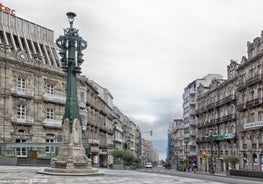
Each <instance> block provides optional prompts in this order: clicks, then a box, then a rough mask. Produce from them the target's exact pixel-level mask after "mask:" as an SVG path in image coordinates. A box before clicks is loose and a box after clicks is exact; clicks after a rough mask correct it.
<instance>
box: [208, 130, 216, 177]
mask: <svg viewBox="0 0 263 184" xmlns="http://www.w3.org/2000/svg"><path fill="white" fill-rule="evenodd" d="M209 134H210V164H209V166H210V174H212V175H214V174H215V171H214V163H213V129H209Z"/></svg>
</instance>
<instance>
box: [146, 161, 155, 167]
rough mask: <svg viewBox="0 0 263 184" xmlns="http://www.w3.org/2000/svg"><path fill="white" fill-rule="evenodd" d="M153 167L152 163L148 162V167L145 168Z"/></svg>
mask: <svg viewBox="0 0 263 184" xmlns="http://www.w3.org/2000/svg"><path fill="white" fill-rule="evenodd" d="M152 167H153V165H152V163H151V162H147V163H146V165H145V168H152Z"/></svg>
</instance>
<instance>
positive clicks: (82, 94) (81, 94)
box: [80, 91, 85, 102]
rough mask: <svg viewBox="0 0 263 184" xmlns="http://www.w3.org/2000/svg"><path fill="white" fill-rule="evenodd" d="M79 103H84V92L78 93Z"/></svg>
mask: <svg viewBox="0 0 263 184" xmlns="http://www.w3.org/2000/svg"><path fill="white" fill-rule="evenodd" d="M80 101H81V102H85V92H84V91H81V92H80Z"/></svg>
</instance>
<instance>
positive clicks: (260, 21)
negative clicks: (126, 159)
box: [1, 0, 263, 139]
mask: <svg viewBox="0 0 263 184" xmlns="http://www.w3.org/2000/svg"><path fill="white" fill-rule="evenodd" d="M1 3H2V4H3V5H4V6H8V7H9V8H11V9H15V10H16V15H17V16H18V17H21V18H24V19H26V20H29V21H31V22H34V23H36V24H39V25H41V26H44V27H47V28H49V29H51V30H53V31H54V33H55V38H57V37H58V36H59V35H62V34H63V29H64V28H67V27H68V26H69V25H68V21H67V18H66V15H65V14H66V12H69V11H73V12H75V13H76V14H77V17H76V18H75V22H74V26H75V27H76V28H77V29H79V34H80V36H82V38H84V39H85V40H87V41H88V48H87V49H86V50H85V51H84V59H85V61H84V63H83V65H82V71H83V74H84V75H86V76H87V77H88V78H89V79H91V80H94V81H96V82H97V83H99V84H100V85H101V86H103V87H105V88H107V89H108V90H109V91H110V92H111V94H112V95H113V97H114V104H115V105H116V106H118V107H119V109H120V110H121V111H122V112H123V113H124V114H126V115H127V116H128V117H129V118H130V119H131V120H133V121H134V122H135V123H136V124H138V125H139V127H140V128H141V131H142V132H144V131H149V130H153V136H152V137H150V136H149V135H148V134H147V133H143V137H146V138H150V139H167V129H168V124H169V122H170V121H172V119H175V118H182V117H183V109H182V94H183V91H184V88H185V87H186V86H187V85H188V84H189V83H190V82H192V81H193V80H195V79H197V78H202V77H203V76H205V75H206V74H208V73H217V74H222V75H223V76H224V78H226V67H227V65H228V64H229V63H230V59H234V60H237V61H238V62H239V61H240V59H241V57H242V56H243V55H245V56H246V44H247V41H250V42H252V41H253V39H254V38H255V37H257V36H260V34H261V30H263V29H262V27H263V11H262V7H263V1H261V0H23V1H21V0H2V1H1Z"/></svg>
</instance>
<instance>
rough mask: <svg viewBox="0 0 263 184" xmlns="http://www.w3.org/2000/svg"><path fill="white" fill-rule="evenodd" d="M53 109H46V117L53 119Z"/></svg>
mask: <svg viewBox="0 0 263 184" xmlns="http://www.w3.org/2000/svg"><path fill="white" fill-rule="evenodd" d="M54 114H55V113H54V109H47V119H54Z"/></svg>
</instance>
